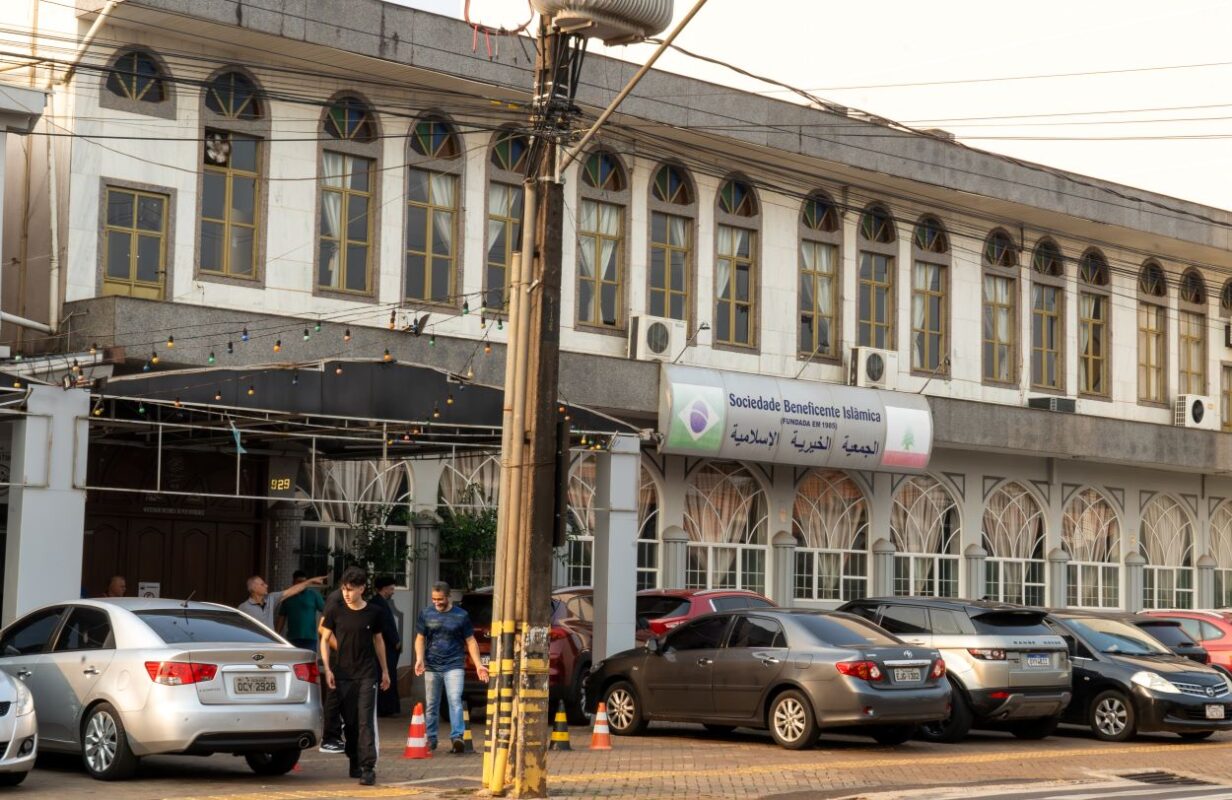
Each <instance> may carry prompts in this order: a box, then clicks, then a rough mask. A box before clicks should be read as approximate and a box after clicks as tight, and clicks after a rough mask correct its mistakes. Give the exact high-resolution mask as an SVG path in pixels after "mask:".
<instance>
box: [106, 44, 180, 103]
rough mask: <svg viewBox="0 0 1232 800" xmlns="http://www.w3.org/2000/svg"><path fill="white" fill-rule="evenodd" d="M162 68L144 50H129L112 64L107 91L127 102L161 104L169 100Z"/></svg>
mask: <svg viewBox="0 0 1232 800" xmlns="http://www.w3.org/2000/svg"><path fill="white" fill-rule="evenodd" d="M164 78H165V76H164V75H163V70H162V67H160V66H159V63H158V61H157V60H156V59H155V58H154V56H153V55H151V54H150V53H147V52H146V51H144V50H129V51H128V52H126V53H123V54H121V55H120V56H119V57H118V58H117V59H116V60H115V61H114V62H112V64H111V71H110V73H109V74H108V75H107V90H108V91H109V92H111V93H112V94H114V95H116V96H118V97H123V98H125V99H127V100H137V101H140V102H143V103H161V102H162V101H163V100H165V99H166V98H167V92H166V82H165V80H164Z"/></svg>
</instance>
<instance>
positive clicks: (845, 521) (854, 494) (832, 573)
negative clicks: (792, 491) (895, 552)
mask: <svg viewBox="0 0 1232 800" xmlns="http://www.w3.org/2000/svg"><path fill="white" fill-rule="evenodd" d="M792 534H793V535H794V536H795V538H796V542H797V546H796V553H795V555H796V563H795V578H794V581H793V584H794V587H795V588H794V596H795V597H796V599H798V600H855V599H857V598H860V597H865V596H867V595H868V503H867V502H866V501H865V499H864V493H863V492H861V491H860V488H859V487H858V486H857V485H856V484H855V481H853V480H852V479H851V478H849V477H847V476H846V475H845V474H843V473H842V472H837V471H823V470H814V471H812V472H810V473H808V475H806V476H805V477H804V479H803V480H801V481H800V483H799V484H798V485H797V487H796V500H795V504H794V505H793V510H792Z"/></svg>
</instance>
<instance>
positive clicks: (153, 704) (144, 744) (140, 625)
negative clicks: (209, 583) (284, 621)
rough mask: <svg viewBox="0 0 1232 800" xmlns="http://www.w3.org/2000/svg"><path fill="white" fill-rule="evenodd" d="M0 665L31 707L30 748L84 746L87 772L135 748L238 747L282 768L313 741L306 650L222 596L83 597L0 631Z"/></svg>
mask: <svg viewBox="0 0 1232 800" xmlns="http://www.w3.org/2000/svg"><path fill="white" fill-rule="evenodd" d="M0 669H2V670H3V671H4V672H6V673H8V674H9V675H10V676H12V677H14V678H17V679H18V680H20V681H22V682H23V685H24V686H26V687H28V688H29V690H30V692H31V693H32V694H33V695H34V702H35V704H36V705H37V706H38V709H39V714H38V735H39V746H40V747H42V748H43V749H44V750H54V751H62V752H78V753H81V756H82V763H83V764H84V765H85V767H86V769H87V770H88V771H89V772H90V774H91V775H93V776H94V777H96V778H99V779H102V780H117V779H121V778H125V777H127V776H129V775H131V774H132V772H133V771H134V769H136V766H137V761H138V759H139V758H141V757H143V756H149V755H159V754H172V753H183V754H190V755H210V754H213V753H237V754H242V755H244V756H245V758H246V759H247V761H248V764H249V766H250V767H251V768H252V769H253V771H255V772H256V773H258V774H260V775H281V774H284V773H286V772H288V771H290V770H291V769H292V768H294V766H295V764H296V763H297V762H298V761H299V755H300V751H301V750H303V749H305V748H308V747H312V746H314V745H315V744H316V741H317V731H318V728H319V726H320V723H321V700H320V691H319V686H318V680H319V678H318V673H317V662H316V658H315V654H313V653H310V652H308V651H306V650H301V649H298V648H295V647H293V646H291V645H290V644H289V643H287V642H286V640H284V639H282V638H281V637H279V636H278V635H277V634H275V633H274V632H273V631H271V630H270V629H269V628H267V627H265V626H264V625H262V624H260V623H258V622H256V621H254V620H253V619H252V618H251V617H248V616H247V615H245V614H242V613H240V612H239V611H236V610H235V609H233V608H228V607H227V606H221V605H215V604H213V603H191V602H185V601H178V600H151V599H143V598H116V599H107V600H81V601H76V602H72V603H64V604H61V605H55V606H48V607H45V608H41V609H39V610H37V611H33V612H31V613H30V614H27V615H26V616H25V617H23V618H21V619H19V620H18V621H17V622H15V623H13V624H12V625H10V626H9V627H7V628H5V629H4V630H3V631H0Z"/></svg>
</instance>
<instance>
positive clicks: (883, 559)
mask: <svg viewBox="0 0 1232 800" xmlns="http://www.w3.org/2000/svg"><path fill="white" fill-rule="evenodd" d="M894 552H895V548H894V543H893V542H891V541H890V540H889V539H888V538H885V539H878V540H877V541H875V542H873V557H872V559H871V561H872V562H873V586H872V591H870V592H869V594H870V595H871V596H872V597H889V596H890V595H892V594H894Z"/></svg>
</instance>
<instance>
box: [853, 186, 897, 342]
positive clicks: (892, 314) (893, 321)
mask: <svg viewBox="0 0 1232 800" xmlns="http://www.w3.org/2000/svg"><path fill="white" fill-rule="evenodd" d="M873 213H882V214H885V216H886V218H887V220H888V223H887V224H888V229H889V231H890V232H891V233H892V234H893V237H894V238H893V240H892V241H889V242H885V241H877V240H874V239H871V238H868V237H867V236H866V235H865V230H864V228H865V225H864V221H865V217H866V215H869V214H873ZM874 233H875V231H874ZM898 240H899V232H898V225H897V223H896V221H895V219H894V215H893V214H892V213H891V212H890V209H889V207H888V206H886V205H885V204H884V203H881V202H875V203H870V204H868V205H867V206H865V207H864V209H863V210H862V211H861V212H860V218H859V220H857V232H856V264H855V269H856V274H855V279H856V298H855V300H856V314H855V319H856V331H855V333H856V335H855V343H856V346H857V347H874V348H875V347H877V345H876V343H875V340H876V336H875V334H876V332H877V330H878V329H879V328H885V330H886V341H885V344H884V345H883V347H882V348H881V349H885V350H889V351H891V352H898V319H897V318H898V292H899V287H898V276H897V272H898ZM866 254H867V255H868V256H869V257H870V259H872V258H876V257H877V256H881V257H883V258H886V259H888V263H887V265H886V266H887V269H886V275H887V281H886V282H885V283H881V282H878V281H875V280H873V279H872V277H871V275H872V273H870V278H869V279H868V280H865V279H864V277H863V271H864V269H863V265H864V256H865V255H866ZM881 286H884V287H885V288H886V306H887V307H886V309H885V312H886V313H885V317H886V318H885V320H884V322H877V321H876V319H875V317H876V314H873V313H872V312H873V306H874V303H873V295H874V294H875V291H876V288H877V287H881ZM865 287H868V288H869V292H870V296H869V303H868V306H869V312H870V314H872V316H871V317H870V318H869V319H868V320H864V319H862V318H861V316H860V295H861V293H862V292H863V291H864V289H865ZM865 327H868V328H869V340H868V342H867V343H865V342H864V340H863V333H864V329H865Z"/></svg>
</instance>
